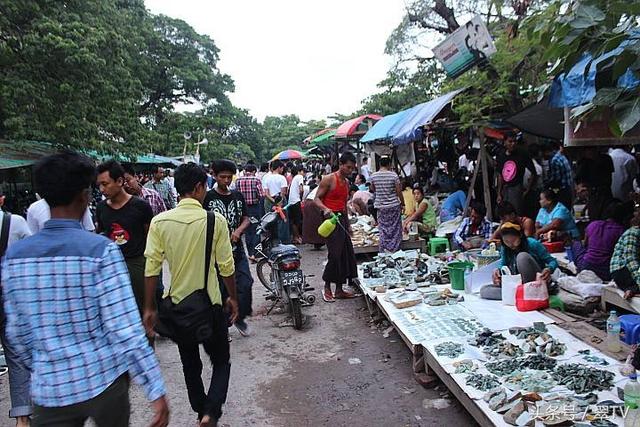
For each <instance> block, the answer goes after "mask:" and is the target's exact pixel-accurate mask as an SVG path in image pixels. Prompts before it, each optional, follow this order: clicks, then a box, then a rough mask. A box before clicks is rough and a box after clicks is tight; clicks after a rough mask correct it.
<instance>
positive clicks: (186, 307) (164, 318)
mask: <svg viewBox="0 0 640 427" xmlns="http://www.w3.org/2000/svg"><path fill="white" fill-rule="evenodd" d="M215 222H216V221H215V214H214V213H213V212H207V234H206V239H205V245H206V246H205V258H204V259H205V262H204V287H203V288H202V289H198V290H196V291H194V292H193V293H191V294H190V295H189V296H187V297H186V298H184V299H183V300H182V301H180V302H179V303H178V304H174V303H173V301H172V300H171V286H169V291H168V292H167V296H166V297H165V298H163V299H162V301H161V302H160V306H159V307H158V323H157V325H156V327H155V331H156V332H157V333H158V334H160V335H162V336H164V337H167V338H170V339H171V340H173V341H175V342H178V341H188V342H194V341H195V342H197V343H202V342H204V341H206V340H208V339H209V338H211V336H212V335H213V331H214V310H213V304H212V303H211V299H210V298H209V293H208V292H207V286H208V285H209V267H210V264H211V251H212V245H213V232H214V230H215Z"/></svg>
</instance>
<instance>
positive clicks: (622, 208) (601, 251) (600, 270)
mask: <svg viewBox="0 0 640 427" xmlns="http://www.w3.org/2000/svg"><path fill="white" fill-rule="evenodd" d="M632 212H633V204H632V203H631V202H629V203H619V202H614V203H612V204H610V205H609V206H608V207H607V208H605V210H604V213H603V216H604V217H605V218H606V219H605V220H598V221H592V222H591V223H589V225H588V226H587V229H586V230H585V236H584V243H583V242H580V241H577V242H573V256H574V258H575V264H576V268H577V270H578V272H580V271H583V270H591V271H593V272H594V273H596V275H597V276H598V277H599V278H601V279H602V280H603V281H609V280H611V272H610V271H609V263H610V262H611V256H612V255H613V249H614V248H615V246H616V242H617V241H618V240H620V236H622V233H624V230H625V226H624V224H625V223H627V221H628V220H629V219H630V218H629V217H630V216H631V215H632ZM630 214H631V215H630Z"/></svg>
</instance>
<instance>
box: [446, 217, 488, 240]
mask: <svg viewBox="0 0 640 427" xmlns="http://www.w3.org/2000/svg"><path fill="white" fill-rule="evenodd" d="M491 234H492V232H491V223H490V222H489V221H487V220H486V219H483V220H482V222H481V223H480V225H478V228H476V230H475V231H473V230H471V218H469V217H466V218H465V219H463V220H462V222H461V223H460V226H458V229H457V230H456V232H455V233H454V235H453V238H454V239H455V240H456V242H458V245H462V242H464V241H466V240H468V239H470V238H471V237H475V236H480V237H482V238H484V239H485V240H487V239H490V238H491Z"/></svg>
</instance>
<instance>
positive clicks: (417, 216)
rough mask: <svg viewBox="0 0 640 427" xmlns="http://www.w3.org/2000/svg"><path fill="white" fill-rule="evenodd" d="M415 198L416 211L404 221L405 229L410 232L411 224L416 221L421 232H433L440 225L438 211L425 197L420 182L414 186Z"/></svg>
mask: <svg viewBox="0 0 640 427" xmlns="http://www.w3.org/2000/svg"><path fill="white" fill-rule="evenodd" d="M413 199H414V200H415V204H416V211H415V212H414V213H412V214H411V215H409V216H408V217H407V218H406V219H405V220H404V221H403V223H402V228H403V229H404V231H406V232H409V225H411V223H412V222H416V223H417V224H418V230H419V231H420V232H421V233H425V234H426V233H431V232H433V231H434V230H435V229H436V227H437V226H438V223H437V221H436V211H435V209H434V208H433V206H431V205H430V204H429V202H427V200H426V199H425V198H424V191H423V190H422V187H420V185H419V184H416V185H415V186H414V187H413Z"/></svg>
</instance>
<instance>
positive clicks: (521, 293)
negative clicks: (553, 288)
mask: <svg viewBox="0 0 640 427" xmlns="http://www.w3.org/2000/svg"><path fill="white" fill-rule="evenodd" d="M548 307H549V291H548V289H547V284H546V283H544V281H543V280H541V279H540V273H538V275H537V277H536V280H535V281H534V282H529V283H523V284H521V285H518V289H517V290H516V308H517V309H518V311H534V310H542V309H545V308H548Z"/></svg>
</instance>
